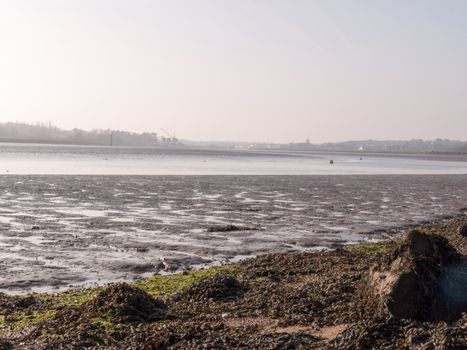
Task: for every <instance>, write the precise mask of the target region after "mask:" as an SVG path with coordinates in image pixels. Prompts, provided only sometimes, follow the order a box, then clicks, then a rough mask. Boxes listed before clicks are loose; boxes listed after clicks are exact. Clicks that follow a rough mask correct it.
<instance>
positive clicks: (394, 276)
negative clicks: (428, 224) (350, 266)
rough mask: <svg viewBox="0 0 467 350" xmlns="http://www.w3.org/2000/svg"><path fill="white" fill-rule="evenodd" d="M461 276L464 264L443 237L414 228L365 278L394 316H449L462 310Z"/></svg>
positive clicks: (466, 289) (466, 286)
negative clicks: (367, 278)
mask: <svg viewBox="0 0 467 350" xmlns="http://www.w3.org/2000/svg"><path fill="white" fill-rule="evenodd" d="M451 275H453V277H451ZM462 276H467V270H466V265H465V264H464V262H463V260H462V257H461V255H460V254H459V253H458V252H457V251H456V250H455V249H454V248H453V247H452V246H451V245H450V244H449V243H448V241H447V240H446V239H445V238H443V237H441V236H437V235H428V234H425V233H422V232H420V231H416V230H414V231H411V232H409V233H407V234H406V235H405V236H404V237H403V239H402V240H401V241H400V242H399V243H398V244H397V246H396V248H395V249H394V250H393V251H392V252H390V253H389V254H387V255H386V256H385V257H384V258H383V260H382V262H381V263H380V264H379V265H378V266H375V267H373V268H372V269H371V271H370V275H369V281H370V284H371V286H372V288H373V292H374V294H375V296H376V297H377V298H379V300H380V304H381V305H383V306H384V307H386V308H387V310H388V311H389V312H390V313H391V314H392V315H393V316H394V317H396V318H401V319H416V320H431V319H452V318H456V317H458V316H459V315H460V313H461V312H462V311H465V305H464V304H465V301H463V300H462V297H459V295H466V296H467V283H465V281H466V280H464V279H463V278H462ZM447 286H449V287H448V289H446V287H447ZM446 291H447V292H448V293H446ZM464 293H465V294H464ZM452 296H455V297H456V296H457V297H458V298H457V300H455V298H453V297H452Z"/></svg>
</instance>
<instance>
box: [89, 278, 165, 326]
mask: <svg viewBox="0 0 467 350" xmlns="http://www.w3.org/2000/svg"><path fill="white" fill-rule="evenodd" d="M83 308H84V310H85V311H87V312H91V313H93V314H96V315H99V316H109V317H113V318H117V319H118V320H119V321H127V322H142V321H154V320H161V319H165V318H166V315H167V306H166V305H165V304H164V302H162V301H161V300H158V299H155V298H153V297H152V296H150V295H149V294H147V293H146V292H145V291H143V290H141V289H139V288H136V287H132V286H130V285H128V284H126V283H118V284H114V285H111V286H109V287H107V288H105V289H104V290H102V291H101V292H99V294H97V295H96V297H95V298H94V299H92V300H91V301H89V302H87V303H86V304H84V305H83Z"/></svg>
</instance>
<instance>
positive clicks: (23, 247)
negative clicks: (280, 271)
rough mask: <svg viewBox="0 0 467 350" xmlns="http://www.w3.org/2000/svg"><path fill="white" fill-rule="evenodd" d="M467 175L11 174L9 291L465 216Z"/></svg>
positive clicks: (3, 215) (321, 243) (1, 186)
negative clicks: (442, 218) (162, 260)
mask: <svg viewBox="0 0 467 350" xmlns="http://www.w3.org/2000/svg"><path fill="white" fill-rule="evenodd" d="M465 203H467V176H463V175H458V176H447V175H446V176H444V175H443V176H430V175H423V176H421V175H419V176H400V175H395V176H376V175H375V176H202V177H200V176H2V177H0V251H1V253H2V261H0V291H4V292H16V293H25V292H31V291H55V290H63V289H66V288H69V287H72V286H79V285H87V286H89V285H92V286H94V285H101V284H104V283H106V282H113V281H122V280H125V281H130V282H131V281H132V280H133V279H134V278H141V277H149V276H151V275H152V274H154V273H156V272H158V271H160V270H161V264H160V262H161V260H160V259H164V266H165V267H164V269H167V270H168V271H169V272H170V271H176V270H183V269H185V268H187V267H190V266H193V265H200V264H210V263H215V262H219V261H225V260H228V259H230V260H234V261H235V260H236V259H240V258H245V257H253V256H257V255H260V254H266V253H270V252H275V253H276V252H289V251H305V250H308V249H313V248H319V247H334V246H339V245H342V244H344V243H348V242H364V241H368V240H380V239H386V238H390V237H392V236H394V235H395V234H397V232H398V231H399V228H404V227H408V226H411V225H417V224H420V223H421V222H430V221H432V220H437V219H439V218H441V217H448V216H455V215H461V214H462V213H463V212H465V211H466V210H467V208H466V204H465Z"/></svg>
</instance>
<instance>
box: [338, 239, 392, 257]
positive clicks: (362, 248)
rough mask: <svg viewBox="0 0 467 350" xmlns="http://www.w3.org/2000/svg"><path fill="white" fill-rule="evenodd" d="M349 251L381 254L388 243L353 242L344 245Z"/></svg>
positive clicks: (385, 249) (386, 248)
mask: <svg viewBox="0 0 467 350" xmlns="http://www.w3.org/2000/svg"><path fill="white" fill-rule="evenodd" d="M345 249H347V250H348V251H350V252H354V253H360V254H366V255H373V256H375V255H382V254H384V253H385V252H386V251H387V250H388V243H387V242H383V243H355V244H349V245H347V246H345Z"/></svg>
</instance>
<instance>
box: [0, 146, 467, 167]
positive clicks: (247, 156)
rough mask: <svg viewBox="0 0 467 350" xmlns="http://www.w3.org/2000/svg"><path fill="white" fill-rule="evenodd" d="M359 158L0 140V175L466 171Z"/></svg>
mask: <svg viewBox="0 0 467 350" xmlns="http://www.w3.org/2000/svg"><path fill="white" fill-rule="evenodd" d="M360 157H361V155H358V154H319V153H303V152H302V153H300V152H296V153H293V152H287V153H286V152H280V151H269V152H258V151H256V152H254V151H222V150H200V149H188V148H187V149H160V148H159V149H147V148H146V149H141V148H122V147H94V146H61V145H56V146H55V145H28V144H0V174H2V173H3V174H70V175H76V174H82V175H233V174H237V175H320V174H346V175H351V174H467V161H466V160H467V157H461V156H459V157H457V158H454V157H444V158H445V159H444V160H442V159H443V157H435V156H428V155H425V156H411V157H406V156H405V157H402V156H388V155H364V156H362V157H363V158H362V159H361V160H360ZM331 159H332V160H333V161H334V164H332V165H331V164H330V160H331ZM446 159H449V160H446ZM454 160H457V161H454ZM458 160H464V161H458Z"/></svg>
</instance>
